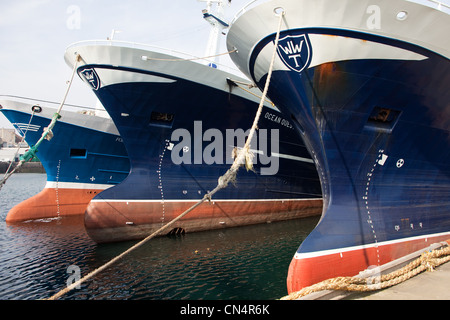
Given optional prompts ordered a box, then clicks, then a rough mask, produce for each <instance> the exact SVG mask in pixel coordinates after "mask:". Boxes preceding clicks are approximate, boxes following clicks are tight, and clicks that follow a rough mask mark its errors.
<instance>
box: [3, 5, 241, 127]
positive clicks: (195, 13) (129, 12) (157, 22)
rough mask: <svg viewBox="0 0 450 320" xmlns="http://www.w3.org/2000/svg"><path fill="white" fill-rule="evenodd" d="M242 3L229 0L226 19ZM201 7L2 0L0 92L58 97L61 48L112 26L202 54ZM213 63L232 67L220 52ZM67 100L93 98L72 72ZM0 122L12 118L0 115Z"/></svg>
mask: <svg viewBox="0 0 450 320" xmlns="http://www.w3.org/2000/svg"><path fill="white" fill-rule="evenodd" d="M249 2H250V0H232V3H231V5H230V6H227V8H226V11H225V15H226V20H227V21H231V20H232V18H233V17H234V15H235V14H236V13H237V12H238V11H239V10H240V9H241V8H242V7H243V6H245V5H246V4H247V3H249ZM205 8H206V3H205V2H201V1H198V0H172V1H167V0H164V1H162V0H127V1H123V0H122V1H118V0H1V1H0V95H12V96H20V97H27V98H33V99H40V100H47V101H54V102H58V103H59V102H61V101H62V99H63V97H64V94H65V92H66V89H67V83H66V82H67V81H68V80H69V79H70V76H71V74H72V68H71V67H69V66H68V65H67V64H66V63H65V61H64V52H65V50H66V48H67V47H68V46H69V45H70V44H72V43H74V42H78V41H85V40H98V39H101V40H106V39H107V38H108V37H110V35H111V32H112V30H113V29H114V30H117V31H118V32H116V33H115V34H114V39H115V40H121V41H130V42H138V43H144V44H149V45H155V46H160V47H164V48H168V49H174V50H177V51H182V52H186V53H190V54H194V55H197V56H200V57H201V56H204V54H205V50H206V44H207V42H208V36H209V31H210V24H209V23H208V22H206V21H204V20H203V15H202V10H203V9H205ZM225 41H226V37H225V36H224V37H223V39H222V43H221V48H220V51H219V52H226V45H225ZM220 62H221V63H224V64H227V65H229V66H233V64H232V62H231V60H230V59H229V58H228V57H226V56H225V57H224V58H221V60H220ZM1 98H2V97H0V99H1ZM6 99H7V98H6ZM66 103H68V104H75V105H82V106H87V107H93V106H95V103H96V98H95V95H94V93H93V92H92V91H91V90H90V89H89V88H88V86H87V85H86V84H85V83H83V82H82V81H81V80H80V79H79V78H78V77H77V76H76V77H75V78H74V81H73V83H72V86H71V88H70V91H69V94H68V97H67V100H66ZM42 105H44V103H42ZM2 127H3V128H12V125H11V124H10V123H9V122H8V120H7V119H6V118H5V117H4V116H3V115H2V114H0V128H2Z"/></svg>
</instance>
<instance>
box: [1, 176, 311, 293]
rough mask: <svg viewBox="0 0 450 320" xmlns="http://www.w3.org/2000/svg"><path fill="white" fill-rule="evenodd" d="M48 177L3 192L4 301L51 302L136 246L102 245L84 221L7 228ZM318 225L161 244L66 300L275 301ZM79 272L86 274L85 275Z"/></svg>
mask: <svg viewBox="0 0 450 320" xmlns="http://www.w3.org/2000/svg"><path fill="white" fill-rule="evenodd" d="M45 181H46V175H45V174H30V173H18V174H14V175H13V176H12V177H11V178H10V179H9V180H8V181H7V183H6V184H5V185H4V186H3V188H2V189H1V190H0V210H1V211H0V248H1V252H0V266H1V268H0V299H1V300H13V299H14V300H35V299H45V298H48V297H50V296H52V295H53V294H55V293H57V292H58V291H60V290H62V289H64V288H65V287H66V285H67V283H68V281H69V283H70V281H71V279H75V278H76V276H77V275H78V274H79V275H81V276H84V275H86V274H87V273H89V272H90V271H93V270H94V269H96V268H98V267H100V266H101V265H103V264H104V263H106V262H108V261H109V260H111V259H112V258H114V257H115V256H117V255H118V254H120V253H122V252H123V251H125V250H126V249H128V248H129V247H130V246H132V245H133V244H134V243H136V242H123V243H114V244H102V245H97V244H96V243H94V242H93V241H92V240H91V239H90V238H89V236H88V235H87V234H86V232H85V229H84V225H83V218H82V217H78V218H70V219H69V218H63V219H43V220H39V221H33V222H25V223H19V224H14V225H9V224H6V223H5V217H6V214H7V213H8V211H9V209H10V208H12V207H13V206H14V205H16V204H18V203H20V202H21V201H23V200H25V199H27V198H29V197H30V196H32V195H34V194H36V193H38V192H39V191H40V190H42V188H43V187H44V185H45ZM318 219H319V217H314V218H306V219H298V220H292V221H286V222H277V223H270V224H264V225H255V226H246V227H239V228H230V229H223V230H216V231H206V232H199V233H191V234H186V235H184V236H180V237H160V238H155V239H152V240H150V241H149V242H148V243H146V244H145V245H144V246H142V247H140V248H139V249H137V250H135V251H133V252H132V253H130V254H129V255H127V256H125V257H124V258H123V259H122V260H120V261H119V262H117V263H116V264H115V265H113V266H111V267H110V268H108V269H106V270H104V271H103V272H101V273H100V274H98V275H97V276H95V277H94V278H92V279H90V280H87V282H85V283H83V284H82V285H81V287H80V288H79V289H74V290H72V291H71V292H69V293H67V294H66V295H65V296H63V297H62V298H61V299H64V300H81V299H83V300H84V299H90V300H119V299H120V300H122V299H130V300H143V299H146V300H188V299H189V300H273V299H278V298H280V297H282V296H284V295H286V294H287V290H286V276H287V271H288V267H289V263H290V261H291V259H292V257H293V255H294V254H295V251H296V250H297V248H298V246H299V245H300V243H301V242H302V241H303V239H304V238H305V237H306V236H307V235H308V234H309V232H311V230H312V229H313V228H314V226H315V225H316V224H317V222H318ZM78 271H79V272H78Z"/></svg>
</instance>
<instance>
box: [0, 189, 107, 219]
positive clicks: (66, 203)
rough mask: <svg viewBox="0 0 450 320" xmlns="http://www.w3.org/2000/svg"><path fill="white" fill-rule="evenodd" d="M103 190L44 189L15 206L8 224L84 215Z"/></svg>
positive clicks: (9, 216) (8, 216) (9, 214)
mask: <svg viewBox="0 0 450 320" xmlns="http://www.w3.org/2000/svg"><path fill="white" fill-rule="evenodd" d="M101 191H103V190H100V189H66V188H58V189H55V188H44V189H43V190H42V191H41V192H39V193H38V194H36V195H34V196H32V197H31V198H28V199H27V200H25V201H22V202H21V203H19V204H18V205H16V206H14V207H13V208H12V209H11V210H10V211H9V212H8V214H7V216H6V222H8V223H14V222H21V221H27V220H36V219H44V218H53V217H58V216H74V215H82V214H84V212H85V211H86V207H87V205H88V203H89V201H91V199H92V198H93V197H94V196H95V195H96V194H98V193H100V192H101Z"/></svg>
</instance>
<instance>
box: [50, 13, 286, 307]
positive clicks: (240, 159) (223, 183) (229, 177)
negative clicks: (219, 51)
mask: <svg viewBox="0 0 450 320" xmlns="http://www.w3.org/2000/svg"><path fill="white" fill-rule="evenodd" d="M284 14H285V13H284V11H283V12H282V13H281V14H279V17H280V21H279V25H278V31H277V35H276V38H275V49H274V52H273V55H272V61H271V63H270V67H269V72H268V74H267V79H266V84H265V87H264V91H263V95H262V97H261V101H260V103H259V106H258V111H257V113H256V116H255V119H254V121H253V125H252V128H251V129H250V133H249V136H248V138H247V141H246V143H245V145H244V147H243V148H242V149H241V150H240V151H239V153H238V155H237V157H236V158H235V159H234V162H233V164H232V165H231V168H230V169H228V171H227V172H226V173H225V174H224V175H223V176H221V177H220V178H219V179H218V184H217V186H216V187H215V188H214V189H213V190H212V191H211V192H209V193H207V194H206V195H205V196H204V197H203V198H202V199H201V200H200V201H198V202H197V203H196V204H194V205H193V206H191V207H190V208H189V209H187V210H186V211H184V212H183V213H182V214H180V215H179V216H178V217H176V218H175V219H173V220H172V221H170V222H169V223H167V224H166V225H164V226H162V227H161V228H159V229H158V230H156V231H155V232H153V233H152V234H151V235H149V236H147V237H146V238H145V239H143V240H141V241H140V242H138V243H136V244H135V245H133V246H132V247H130V248H129V249H127V250H126V251H124V252H122V253H121V254H119V255H118V256H116V257H115V258H113V259H111V260H110V261H109V262H107V263H105V264H104V265H102V266H100V267H99V268H97V269H95V270H93V271H92V272H90V273H88V274H87V275H86V276H84V277H83V278H81V279H79V280H78V281H75V282H74V283H72V284H71V285H69V286H67V287H66V288H64V289H62V290H61V291H59V292H57V293H56V294H55V295H53V296H51V297H50V298H48V299H46V300H56V299H58V298H60V297H61V296H63V295H64V294H66V293H67V292H69V291H71V290H73V289H74V288H76V287H78V286H79V285H81V284H82V283H83V282H85V281H86V280H88V279H90V278H92V277H93V276H95V275H96V274H98V273H100V272H101V271H103V270H105V269H106V268H108V267H109V266H111V265H113V264H114V263H116V262H117V261H119V260H120V259H122V258H123V257H124V256H126V255H127V254H128V253H130V252H132V251H134V250H135V249H137V248H139V247H140V246H142V245H143V244H145V243H146V242H147V241H149V240H150V239H152V238H154V237H155V236H157V235H158V234H159V233H161V232H162V231H164V230H165V229H167V228H169V227H170V226H171V225H173V224H174V223H175V222H177V221H178V220H180V219H181V218H183V217H184V216H185V215H187V214H188V213H189V212H191V211H192V210H194V209H195V208H197V207H198V206H199V205H201V204H202V203H203V202H205V201H206V200H208V201H211V198H212V196H213V195H214V194H215V193H216V192H217V191H219V190H221V189H224V188H226V187H227V186H228V184H229V183H230V182H234V181H235V180H236V175H237V172H238V170H239V168H240V167H241V166H242V165H243V164H245V166H246V167H247V169H250V168H251V167H252V164H251V158H252V156H253V154H252V153H251V152H250V142H251V140H252V137H253V135H254V133H255V130H256V128H257V126H258V120H259V118H260V116H261V113H262V108H263V106H264V100H265V97H266V95H267V91H268V89H269V84H270V78H271V76H272V69H273V64H274V61H275V55H276V47H277V45H278V40H279V38H280V30H281V22H282V20H283V16H284ZM233 51H235V50H233Z"/></svg>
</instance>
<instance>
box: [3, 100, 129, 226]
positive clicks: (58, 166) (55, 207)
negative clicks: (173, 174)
mask: <svg viewBox="0 0 450 320" xmlns="http://www.w3.org/2000/svg"><path fill="white" fill-rule="evenodd" d="M8 104H11V107H7V106H6V104H5V103H3V102H2V105H3V108H2V109H0V111H1V112H2V113H3V114H4V115H5V116H6V118H7V119H8V120H9V121H10V122H11V123H12V124H13V125H14V127H15V128H16V129H17V130H18V131H19V132H20V133H22V134H24V133H25V132H26V138H25V141H26V142H27V144H28V145H29V146H33V145H35V144H36V142H37V141H38V140H39V139H40V138H41V136H42V133H43V130H44V128H45V127H47V126H48V125H49V123H50V121H51V116H52V115H53V114H52V113H51V111H50V110H54V109H51V108H46V107H43V108H42V109H43V112H42V114H40V113H36V114H34V115H33V116H32V115H31V113H32V112H31V106H32V105H30V106H29V108H25V107H21V108H18V106H19V105H20V104H19V103H15V102H10V103H8ZM62 115H63V116H62V118H61V119H60V121H58V122H57V123H56V124H55V127H54V129H53V130H52V131H53V134H54V136H53V138H52V139H51V140H50V141H47V140H44V141H43V142H42V144H41V145H40V146H39V148H38V152H37V153H36V155H37V156H38V158H39V160H40V161H41V163H42V165H43V167H44V169H45V172H46V174H47V184H46V187H45V189H44V190H42V191H41V192H40V193H39V194H37V195H35V196H33V197H32V198H30V199H27V200H25V201H24V202H22V203H20V204H18V205H17V206H15V207H14V208H12V209H11V210H10V212H9V213H8V215H7V218H6V220H7V221H8V222H17V221H24V220H30V219H40V218H48V217H56V216H68V215H82V214H84V212H85V210H86V206H87V205H88V203H89V201H90V200H91V199H92V198H93V197H94V196H95V195H96V194H98V193H100V192H101V191H103V190H105V189H106V188H109V187H111V186H113V185H116V184H118V183H120V182H121V181H122V180H123V179H124V178H125V177H126V176H127V175H128V173H129V169H130V161H129V159H128V156H127V153H126V149H125V146H124V144H123V142H122V139H121V138H120V136H119V135H118V134H114V133H112V132H107V131H99V130H96V129H92V128H88V127H85V126H83V125H82V123H85V124H91V125H92V126H95V125H96V124H98V122H96V121H100V122H107V121H111V120H107V119H104V118H98V117H94V116H88V115H82V114H75V113H73V112H63V113H62ZM31 116H32V119H31V123H30V125H28V123H29V122H30V118H31ZM73 119H77V122H79V123H74V122H73V121H72V120H73ZM27 128H28V130H27Z"/></svg>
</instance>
